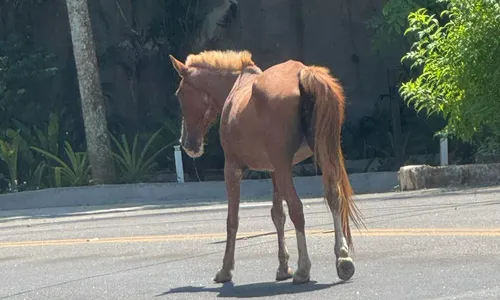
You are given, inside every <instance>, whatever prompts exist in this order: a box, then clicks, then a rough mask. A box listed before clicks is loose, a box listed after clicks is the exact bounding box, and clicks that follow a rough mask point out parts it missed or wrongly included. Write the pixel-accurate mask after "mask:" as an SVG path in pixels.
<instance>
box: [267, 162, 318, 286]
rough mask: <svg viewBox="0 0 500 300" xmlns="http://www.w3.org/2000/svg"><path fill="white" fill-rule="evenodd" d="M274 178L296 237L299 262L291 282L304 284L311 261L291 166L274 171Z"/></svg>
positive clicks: (306, 280) (308, 275)
mask: <svg viewBox="0 0 500 300" xmlns="http://www.w3.org/2000/svg"><path fill="white" fill-rule="evenodd" d="M275 176H276V183H277V187H278V189H279V192H280V194H281V195H283V197H284V198H285V201H286V203H287V205H288V211H289V214H290V219H291V220H292V222H293V225H294V226H295V234H296V236H297V248H298V252H299V260H298V268H297V271H296V272H295V273H294V274H293V282H294V283H306V282H308V281H309V280H310V270H311V261H310V260H309V254H308V253H307V243H306V235H305V219H304V210H303V205H302V202H301V201H300V198H299V196H298V195H297V191H296V190H295V186H294V184H293V177H292V170H291V164H290V166H289V167H287V168H284V169H281V170H278V169H276V171H275Z"/></svg>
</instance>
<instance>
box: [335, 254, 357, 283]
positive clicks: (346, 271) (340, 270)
mask: <svg viewBox="0 0 500 300" xmlns="http://www.w3.org/2000/svg"><path fill="white" fill-rule="evenodd" d="M354 270H355V268H354V262H353V261H352V258H350V257H340V258H339V259H338V260H337V275H338V276H339V278H340V279H342V280H344V281H345V280H349V279H351V277H352V275H354Z"/></svg>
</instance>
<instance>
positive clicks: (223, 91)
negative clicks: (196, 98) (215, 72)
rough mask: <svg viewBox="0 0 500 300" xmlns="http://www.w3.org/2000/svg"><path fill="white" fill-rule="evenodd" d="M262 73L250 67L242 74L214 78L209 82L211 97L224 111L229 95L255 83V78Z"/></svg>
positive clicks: (256, 68) (254, 67)
mask: <svg viewBox="0 0 500 300" xmlns="http://www.w3.org/2000/svg"><path fill="white" fill-rule="evenodd" d="M260 73H262V70H261V69H259V68H258V67H257V66H252V67H248V68H246V69H245V70H243V71H242V72H241V73H240V74H231V75H225V76H220V77H218V78H216V77H212V78H210V81H209V82H207V83H208V86H209V87H210V91H211V92H209V93H210V95H211V97H212V98H213V99H214V100H215V101H216V102H217V106H218V107H219V108H220V109H221V110H222V107H223V106H224V103H225V102H226V99H227V97H228V96H229V93H230V92H231V91H232V90H233V89H234V88H237V87H238V86H239V85H241V84H248V83H249V82H253V81H254V80H255V77H256V76H257V75H258V74H260Z"/></svg>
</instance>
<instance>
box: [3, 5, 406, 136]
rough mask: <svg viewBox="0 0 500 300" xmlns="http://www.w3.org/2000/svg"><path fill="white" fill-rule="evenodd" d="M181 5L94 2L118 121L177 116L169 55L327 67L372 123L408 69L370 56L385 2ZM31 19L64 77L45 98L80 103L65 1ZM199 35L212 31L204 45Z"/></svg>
mask: <svg viewBox="0 0 500 300" xmlns="http://www.w3.org/2000/svg"><path fill="white" fill-rule="evenodd" d="M171 3H174V0H148V1H137V0H115V1H109V0H90V14H91V17H92V22H93V27H94V35H95V38H96V44H97V53H98V57H99V65H100V71H101V77H102V83H103V90H104V93H105V95H106V99H107V105H108V106H109V109H108V115H109V116H108V117H109V118H110V119H112V120H115V121H117V122H120V123H124V124H125V123H126V126H127V127H129V128H134V127H136V126H139V124H141V123H143V122H144V121H145V120H151V119H153V120H160V121H161V120H163V119H165V117H168V116H172V115H175V114H176V113H177V104H176V100H175V98H174V97H173V94H174V92H175V87H176V85H177V83H178V79H177V77H176V74H175V73H174V72H173V71H172V68H171V66H170V62H169V60H168V54H169V53H174V54H175V55H177V56H179V58H181V59H183V58H185V56H186V55H187V54H188V53H189V52H191V51H199V50H203V49H214V48H232V49H249V50H250V51H252V52H253V55H254V60H255V61H256V62H257V64H259V65H260V66H261V67H262V68H267V67H269V66H270V65H272V64H275V63H278V62H282V61H285V60H287V59H289V58H293V59H299V60H302V61H304V62H305V63H306V64H318V65H324V66H327V67H329V68H330V69H331V71H332V73H333V74H334V75H336V76H337V77H339V78H340V80H341V82H342V83H343V84H344V86H345V88H346V93H347V96H348V99H349V106H348V111H347V113H348V115H347V118H348V119H349V120H355V119H357V118H359V117H362V116H363V115H365V114H367V113H369V112H370V110H371V109H372V107H373V104H374V102H375V101H376V100H377V98H378V96H379V95H380V94H383V93H387V77H386V72H387V67H388V66H393V65H395V64H397V62H398V60H397V59H398V58H397V57H395V58H394V60H393V61H390V62H384V61H381V60H380V58H378V57H376V56H375V55H374V54H373V53H372V52H371V50H370V41H371V33H370V32H369V31H368V29H366V26H365V22H366V20H368V19H369V18H370V17H371V16H372V15H373V14H375V13H378V11H379V10H380V9H381V7H382V6H383V4H384V3H385V1H384V0H371V1H364V2H363V3H364V4H363V5H359V4H356V2H354V1H348V0H336V1H320V0H307V1H305V0H238V1H236V0H203V1H185V2H183V3H186V4H182V5H184V6H183V7H182V8H179V9H178V11H172V10H171V9H169V6H168V5H170V4H171ZM28 15H29V20H30V22H31V23H32V27H31V28H32V31H33V37H34V41H35V44H36V45H39V46H43V47H46V49H47V50H48V51H50V52H52V53H55V54H56V55H57V66H58V67H59V69H60V70H61V71H60V72H59V74H58V75H57V76H56V77H55V79H54V80H53V81H52V83H51V85H50V86H46V87H45V88H44V90H43V95H41V96H43V97H52V98H58V99H60V101H61V102H64V101H77V99H78V89H77V80H76V73H75V68H74V61H73V57H72V52H71V39H70V35H69V26H68V20H67V13H66V5H65V1H64V0H45V1H43V4H40V5H36V6H34V8H33V9H32V10H31V11H30V12H29V14H28ZM200 15H201V16H204V19H203V22H202V23H200V24H197V23H196V22H194V21H193V20H195V19H196V18H195V17H196V16H200ZM174 24H175V26H174ZM179 24H180V25H179ZM2 25H3V26H2V28H1V29H0V34H2V35H5V34H6V33H8V32H9V31H11V30H12V29H13V28H15V27H16V25H15V21H13V20H12V19H9V18H6V17H5V16H3V17H2ZM197 26H202V30H201V33H200V34H199V35H197V34H195V30H194V29H195V28H196V27H197ZM176 28H177V29H176ZM179 28H180V29H181V30H179ZM174 29H175V30H174Z"/></svg>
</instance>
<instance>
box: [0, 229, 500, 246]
mask: <svg viewBox="0 0 500 300" xmlns="http://www.w3.org/2000/svg"><path fill="white" fill-rule="evenodd" d="M275 234H276V233H275V232H266V231H257V232H241V233H239V234H238V239H248V238H255V237H261V236H274V235H275ZM306 234H307V235H310V236H326V237H332V236H333V230H317V229H316V230H307V231H306ZM352 234H353V236H387V237H391V236H474V237H478V236H489V237H500V228H376V229H368V230H360V231H358V230H353V232H352ZM285 235H286V236H288V237H293V236H295V232H294V231H288V232H286V233H285ZM206 239H220V240H222V241H224V240H225V239H226V233H222V232H220V233H194V234H169V235H151V236H124V237H105V238H96V239H60V240H39V241H11V242H0V248H8V247H27V246H56V245H78V244H104V243H133V242H140V243H142V242H171V241H183V240H185V241H193V240H206Z"/></svg>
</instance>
